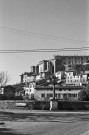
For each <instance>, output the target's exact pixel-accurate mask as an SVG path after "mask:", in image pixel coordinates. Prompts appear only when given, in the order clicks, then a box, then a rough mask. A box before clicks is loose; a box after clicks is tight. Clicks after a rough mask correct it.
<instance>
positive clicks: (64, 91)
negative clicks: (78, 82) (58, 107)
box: [34, 86, 82, 100]
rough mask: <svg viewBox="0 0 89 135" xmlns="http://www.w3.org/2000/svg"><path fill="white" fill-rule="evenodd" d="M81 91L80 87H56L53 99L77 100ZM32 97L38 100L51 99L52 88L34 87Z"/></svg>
mask: <svg viewBox="0 0 89 135" xmlns="http://www.w3.org/2000/svg"><path fill="white" fill-rule="evenodd" d="M81 90H82V87H81V86H56V87H55V98H56V99H59V100H78V97H79V92H80V91H81ZM34 97H35V98H36V99H40V100H46V99H48V100H50V99H52V98H53V87H52V86H46V87H44V86H36V87H35V91H34Z"/></svg>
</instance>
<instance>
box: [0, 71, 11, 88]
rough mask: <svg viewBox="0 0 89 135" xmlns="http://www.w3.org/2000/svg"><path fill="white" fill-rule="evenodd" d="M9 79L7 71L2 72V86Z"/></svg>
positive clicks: (0, 78)
mask: <svg viewBox="0 0 89 135" xmlns="http://www.w3.org/2000/svg"><path fill="white" fill-rule="evenodd" d="M8 81H9V76H8V74H7V72H3V71H2V72H0V87H2V86H5V85H6V84H7V82H8Z"/></svg>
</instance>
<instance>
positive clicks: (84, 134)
mask: <svg viewBox="0 0 89 135" xmlns="http://www.w3.org/2000/svg"><path fill="white" fill-rule="evenodd" d="M2 122H3V123H4V124H3V123H2ZM0 123H1V125H0V134H1V135H23V134H24V135H89V113H87V112H83V113H82V112H36V111H35V112H34V111H31V112H30V113H29V112H27V113H26V111H25V112H24V111H20V112H18V111H17V112H14V111H11V112H8V111H7V112H6V111H4V112H0Z"/></svg>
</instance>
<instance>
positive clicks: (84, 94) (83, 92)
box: [79, 83, 89, 101]
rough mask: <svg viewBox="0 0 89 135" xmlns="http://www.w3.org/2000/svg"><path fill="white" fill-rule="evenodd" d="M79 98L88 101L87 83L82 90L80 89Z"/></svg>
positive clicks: (88, 88) (88, 89)
mask: <svg viewBox="0 0 89 135" xmlns="http://www.w3.org/2000/svg"><path fill="white" fill-rule="evenodd" d="M79 100H81V101H89V83H88V85H87V86H86V87H85V88H83V90H81V91H80V93H79Z"/></svg>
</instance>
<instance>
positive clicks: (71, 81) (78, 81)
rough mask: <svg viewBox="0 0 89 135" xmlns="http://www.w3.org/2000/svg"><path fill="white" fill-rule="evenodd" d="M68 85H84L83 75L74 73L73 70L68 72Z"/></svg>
mask: <svg viewBox="0 0 89 135" xmlns="http://www.w3.org/2000/svg"><path fill="white" fill-rule="evenodd" d="M66 85H74V86H81V85H82V76H81V75H74V72H73V71H68V72H66Z"/></svg>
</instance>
